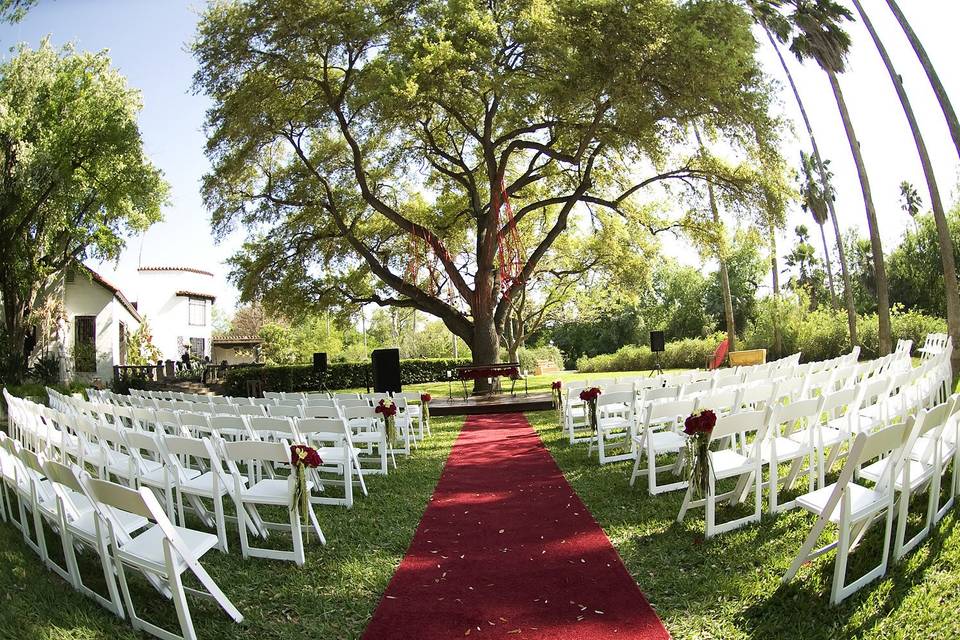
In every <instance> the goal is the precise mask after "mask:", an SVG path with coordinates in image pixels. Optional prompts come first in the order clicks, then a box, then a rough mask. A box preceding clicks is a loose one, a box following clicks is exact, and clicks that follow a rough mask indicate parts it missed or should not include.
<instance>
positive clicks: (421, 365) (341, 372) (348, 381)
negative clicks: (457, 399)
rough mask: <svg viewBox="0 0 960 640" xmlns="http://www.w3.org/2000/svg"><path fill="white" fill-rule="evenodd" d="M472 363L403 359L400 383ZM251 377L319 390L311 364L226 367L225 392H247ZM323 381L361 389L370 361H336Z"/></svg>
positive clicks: (276, 386) (437, 377)
mask: <svg viewBox="0 0 960 640" xmlns="http://www.w3.org/2000/svg"><path fill="white" fill-rule="evenodd" d="M469 363H470V361H469V360H464V359H461V360H452V359H436V360H401V361H400V382H401V384H405V385H410V384H423V383H425V382H440V381H443V380H446V379H447V373H446V372H447V371H449V370H450V369H452V368H453V367H457V366H461V365H466V364H469ZM248 380H258V381H259V382H260V384H261V385H262V388H263V390H264V391H317V390H318V389H320V382H321V380H320V377H319V376H318V375H316V374H315V373H314V371H313V366H312V365H287V366H267V367H259V366H250V367H232V368H230V369H228V370H227V374H226V379H225V380H224V383H223V386H224V393H225V394H226V395H232V396H243V395H246V394H247V381H248ZM324 382H325V383H326V385H327V388H328V389H359V388H363V387H366V386H368V385H371V384H373V373H372V369H371V366H370V363H369V362H335V363H331V364H329V365H328V367H327V375H326V378H325V379H324Z"/></svg>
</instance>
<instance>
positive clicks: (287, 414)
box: [267, 404, 303, 418]
mask: <svg viewBox="0 0 960 640" xmlns="http://www.w3.org/2000/svg"><path fill="white" fill-rule="evenodd" d="M267 413H269V414H270V415H271V416H273V417H280V418H302V417H303V409H301V408H300V405H299V404H296V405H282V404H281V405H277V406H275V407H267Z"/></svg>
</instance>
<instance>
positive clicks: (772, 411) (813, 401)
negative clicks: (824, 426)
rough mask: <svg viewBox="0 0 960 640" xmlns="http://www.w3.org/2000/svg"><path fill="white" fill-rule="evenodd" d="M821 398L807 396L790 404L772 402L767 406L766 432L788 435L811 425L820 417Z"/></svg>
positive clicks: (774, 434)
mask: <svg viewBox="0 0 960 640" xmlns="http://www.w3.org/2000/svg"><path fill="white" fill-rule="evenodd" d="M822 406H823V398H819V397H817V398H807V399H806V400H797V401H796V402H791V403H790V404H786V405H784V404H774V405H772V406H771V407H770V408H769V410H768V411H769V420H770V423H769V425H768V433H769V434H770V435H771V436H776V435H781V434H782V435H789V434H791V433H793V432H795V431H799V430H802V429H806V428H809V427H811V426H813V424H815V423H816V422H818V421H819V418H820V408H821V407H822Z"/></svg>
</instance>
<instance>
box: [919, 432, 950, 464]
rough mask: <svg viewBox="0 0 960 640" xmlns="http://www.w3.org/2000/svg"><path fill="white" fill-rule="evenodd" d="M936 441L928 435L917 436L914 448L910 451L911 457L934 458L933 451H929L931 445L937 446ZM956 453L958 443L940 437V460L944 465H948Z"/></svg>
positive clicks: (920, 458)
mask: <svg viewBox="0 0 960 640" xmlns="http://www.w3.org/2000/svg"><path fill="white" fill-rule="evenodd" d="M935 444H936V443H935V441H934V440H933V439H932V438H930V437H928V436H920V437H919V438H917V442H916V444H915V445H914V446H913V450H912V451H911V452H910V457H912V458H914V459H916V460H933V452H932V451H929V448H930V447H933V446H935ZM955 453H956V445H955V444H954V443H952V442H949V441H947V440H946V439H945V438H941V439H940V462H941V464H943V465H944V466H946V465H947V463H949V462H950V461H951V460H952V459H953V456H954V454H955Z"/></svg>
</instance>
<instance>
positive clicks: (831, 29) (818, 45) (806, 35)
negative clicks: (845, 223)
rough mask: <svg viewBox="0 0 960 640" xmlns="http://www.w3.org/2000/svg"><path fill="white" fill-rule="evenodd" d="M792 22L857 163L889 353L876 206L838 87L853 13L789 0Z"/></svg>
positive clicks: (796, 46) (796, 45) (794, 47)
mask: <svg viewBox="0 0 960 640" xmlns="http://www.w3.org/2000/svg"><path fill="white" fill-rule="evenodd" d="M792 4H793V5H794V8H795V10H794V12H793V15H792V20H793V23H794V24H795V25H796V26H797V29H798V30H799V34H798V35H797V36H796V37H795V38H794V39H793V41H792V42H791V44H790V50H791V51H793V53H794V55H796V56H797V59H799V60H801V61H803V60H804V59H807V58H812V59H813V60H815V61H816V62H817V64H819V65H820V68H822V69H823V70H824V72H826V74H827V78H828V79H829V80H830V87H831V89H833V96H834V99H835V100H836V101H837V109H839V111H840V119H841V120H842V121H843V128H844V130H845V132H846V134H847V142H848V143H849V145H850V153H851V155H852V156H853V161H854V164H855V165H856V167H857V175H858V176H859V178H860V189H861V191H862V193H863V205H864V209H865V210H866V214H867V227H868V228H869V230H870V245H871V248H872V253H873V262H874V273H875V274H876V279H877V317H878V320H879V325H880V326H879V332H878V333H879V343H880V344H879V346H880V349H879V352H880V355H886V354H888V353H890V350H891V348H892V347H893V336H892V331H891V326H890V295H889V292H888V290H887V272H886V268H885V266H884V261H883V243H882V242H881V241H880V228H879V225H878V223H877V210H876V207H875V206H874V204H873V192H872V190H871V188H870V177H869V176H868V175H867V167H866V164H865V163H864V159H863V153H862V152H861V150H860V142H859V141H858V140H857V133H856V129H854V126H853V120H852V119H851V117H850V111H849V110H848V109H847V103H846V100H845V99H844V97H843V91H842V90H841V88H840V80H839V79H838V77H837V76H838V74H840V73H843V71H844V70H845V68H846V55H847V51H848V50H849V49H850V35H849V34H848V33H847V32H846V31H844V30H843V27H842V26H841V23H842V22H843V21H844V20H852V19H853V14H851V13H850V11H849V10H847V9H846V8H845V7H843V6H841V5H839V4H837V3H836V2H834V1H833V0H792Z"/></svg>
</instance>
